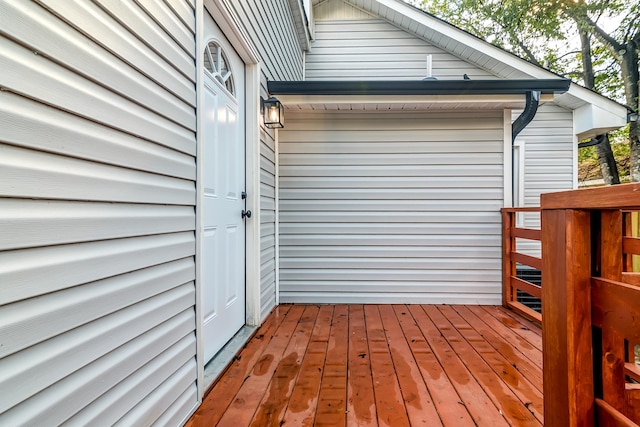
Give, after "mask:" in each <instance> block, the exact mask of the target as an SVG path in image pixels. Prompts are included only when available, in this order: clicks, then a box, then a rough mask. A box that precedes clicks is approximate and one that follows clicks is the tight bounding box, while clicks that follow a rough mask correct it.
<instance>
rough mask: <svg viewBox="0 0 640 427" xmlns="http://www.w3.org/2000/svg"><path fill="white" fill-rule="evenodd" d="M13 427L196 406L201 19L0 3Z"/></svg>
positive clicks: (52, 2)
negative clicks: (198, 24)
mask: <svg viewBox="0 0 640 427" xmlns="http://www.w3.org/2000/svg"><path fill="white" fill-rule="evenodd" d="M0 28H1V30H0V31H1V35H0V50H1V51H2V53H1V54H0V69H2V72H1V73H0V87H2V91H0V129H1V131H0V171H1V172H0V174H1V175H2V179H0V230H1V236H2V238H0V283H2V286H0V424H1V425H7V426H9V425H37V424H41V423H43V422H45V423H46V424H48V425H58V424H59V423H62V422H68V423H69V424H71V425H98V424H101V425H111V424H114V423H116V422H120V423H121V424H123V425H143V424H145V425H147V424H152V423H157V424H158V425H179V424H180V423H181V422H183V421H184V419H185V417H186V416H188V414H189V413H190V411H191V410H192V408H194V407H195V406H196V405H197V403H198V396H197V388H196V378H197V365H196V336H195V327H196V318H195V309H194V306H195V285H194V279H195V261H194V255H195V237H194V232H195V214H194V206H195V203H196V192H195V176H196V159H195V153H196V133H195V129H196V111H195V105H196V90H195V82H196V70H195V66H194V62H195V60H194V58H195V10H194V4H193V3H192V2H189V1H186V0H172V1H167V2H156V1H135V2H134V1H113V0H98V1H95V2H87V1H57V0H41V1H39V2H37V3H36V2H22V1H20V2H5V1H3V2H0Z"/></svg>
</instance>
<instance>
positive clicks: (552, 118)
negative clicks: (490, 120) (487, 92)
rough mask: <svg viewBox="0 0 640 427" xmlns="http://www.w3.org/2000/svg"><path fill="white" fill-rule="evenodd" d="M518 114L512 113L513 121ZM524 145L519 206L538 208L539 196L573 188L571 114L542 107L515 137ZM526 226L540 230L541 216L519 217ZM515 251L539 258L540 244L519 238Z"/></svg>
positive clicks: (574, 140)
mask: <svg viewBox="0 0 640 427" xmlns="http://www.w3.org/2000/svg"><path fill="white" fill-rule="evenodd" d="M518 115H520V111H513V113H512V118H513V120H515V119H516V117H518ZM517 140H518V141H523V143H524V189H523V190H524V191H523V197H524V198H523V200H522V203H521V205H522V206H540V194H543V193H549V192H553V191H560V190H569V189H572V188H574V186H575V177H574V173H575V171H574V167H573V165H574V162H576V161H577V159H576V158H575V156H576V154H575V152H574V149H575V146H576V144H577V141H576V137H575V135H574V131H573V114H572V112H571V111H569V110H566V109H564V108H562V107H559V106H557V105H553V104H546V105H541V106H540V108H538V112H537V113H536V116H535V118H534V119H533V121H532V122H531V123H529V125H528V126H527V127H526V128H525V129H524V130H523V131H522V132H521V133H520V135H518V137H517ZM522 219H523V222H522V224H523V225H524V226H525V227H530V228H538V229H539V228H540V215H538V214H522ZM517 244H518V248H519V249H521V250H523V251H524V252H526V253H528V254H531V255H534V256H540V244H539V243H538V242H532V241H529V240H525V239H518V242H517Z"/></svg>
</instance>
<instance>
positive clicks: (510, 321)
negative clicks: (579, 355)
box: [187, 304, 543, 427]
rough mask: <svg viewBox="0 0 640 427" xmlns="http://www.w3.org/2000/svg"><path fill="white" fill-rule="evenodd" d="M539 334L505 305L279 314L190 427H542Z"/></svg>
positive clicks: (325, 308) (313, 308)
mask: <svg viewBox="0 0 640 427" xmlns="http://www.w3.org/2000/svg"><path fill="white" fill-rule="evenodd" d="M540 336H541V331H540V328H539V327H538V326H536V325H534V324H533V323H531V322H529V321H527V320H524V319H521V318H520V317H519V316H518V315H516V314H513V313H511V312H509V311H508V310H506V309H504V308H502V307H493V306H490V307H480V306H429V305H364V306H363V305H335V306H332V305H320V306H318V305H298V304H296V305H282V306H280V307H277V308H276V309H275V310H274V312H273V313H272V314H271V315H270V316H269V317H268V318H267V319H266V321H265V322H264V324H263V325H262V326H261V327H260V328H259V329H258V331H257V332H256V334H255V335H254V337H252V339H251V340H250V341H249V342H248V343H247V345H246V346H245V348H244V349H243V350H242V351H241V353H240V354H239V355H238V357H237V358H236V360H235V361H234V362H233V363H232V364H231V365H230V366H229V367H228V369H227V370H226V371H225V373H224V374H223V375H222V376H221V378H220V379H219V380H218V381H217V382H216V384H214V386H213V387H212V388H211V390H210V391H209V393H208V395H207V396H206V397H205V399H204V401H203V404H202V405H201V407H200V408H199V409H198V411H197V412H196V413H195V414H194V416H193V417H192V418H191V419H190V420H189V422H188V423H187V426H188V427H202V426H215V425H220V426H232V427H243V426H250V425H254V426H281V425H282V426H287V425H289V426H296V427H297V426H314V425H316V426H381V427H382V426H393V427H395V426H438V425H444V426H472V425H480V426H484V425H486V426H492V427H493V426H501V425H505V426H507V425H514V426H520V425H523V426H525V425H532V426H539V425H541V424H542V421H543V420H542V414H543V410H542V370H541V366H542V352H541V350H540V348H541V338H540Z"/></svg>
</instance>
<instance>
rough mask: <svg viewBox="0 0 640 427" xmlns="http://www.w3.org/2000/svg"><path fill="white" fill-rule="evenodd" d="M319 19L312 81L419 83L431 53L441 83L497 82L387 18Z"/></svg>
mask: <svg viewBox="0 0 640 427" xmlns="http://www.w3.org/2000/svg"><path fill="white" fill-rule="evenodd" d="M316 13H317V10H316ZM316 19H317V20H316V21H315V40H314V41H313V42H312V43H311V50H310V51H309V52H308V53H307V55H306V65H305V73H306V79H307V80H419V79H422V78H424V77H426V69H427V68H426V61H427V55H428V54H430V55H432V75H433V76H434V77H436V78H438V79H439V80H462V79H463V75H464V74H467V75H468V76H469V77H470V78H472V79H496V78H497V77H496V76H494V75H493V74H491V73H489V72H488V71H485V70H483V69H481V68H479V67H477V66H475V65H473V64H470V63H468V62H466V61H464V60H462V59H460V58H458V57H456V56H454V55H452V54H450V53H448V52H446V51H444V50H442V49H441V48H439V47H437V46H435V45H433V44H431V43H428V42H427V41H425V40H422V39H420V38H418V37H416V36H414V35H412V34H409V33H407V32H406V31H404V30H401V29H399V28H397V27H395V26H393V25H392V24H390V23H389V22H387V21H385V20H382V19H374V18H373V17H371V16H369V19H355V20H353V19H352V20H343V19H333V20H322V19H320V18H318V17H317V16H316Z"/></svg>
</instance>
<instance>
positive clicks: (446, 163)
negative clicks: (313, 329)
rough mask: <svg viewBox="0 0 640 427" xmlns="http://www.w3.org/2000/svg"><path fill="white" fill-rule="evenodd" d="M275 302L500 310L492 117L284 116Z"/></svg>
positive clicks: (498, 143) (497, 148)
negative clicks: (420, 304)
mask: <svg viewBox="0 0 640 427" xmlns="http://www.w3.org/2000/svg"><path fill="white" fill-rule="evenodd" d="M278 138H279V162H280V163H279V170H280V176H279V182H280V185H279V186H280V206H279V208H280V213H279V215H280V300H281V301H282V302H321V303H346V302H360V303H362V302H376V303H381V302H423V303H444V302H448V303H456V302H458V303H498V302H499V301H500V292H501V288H500V280H501V276H500V256H501V253H500V233H501V228H500V214H499V209H500V208H501V207H502V206H503V191H504V181H503V180H504V176H503V159H502V154H503V124H502V112H501V111H474V112H470V111H469V112H464V111H457V112H455V114H453V113H452V112H439V113H417V112H390V111H387V112H369V113H366V112H355V111H353V112H352V111H346V112H345V111H333V112H310V111H306V112H295V113H294V112H293V111H288V112H287V127H286V128H285V129H284V130H282V131H280V133H279V137H278Z"/></svg>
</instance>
